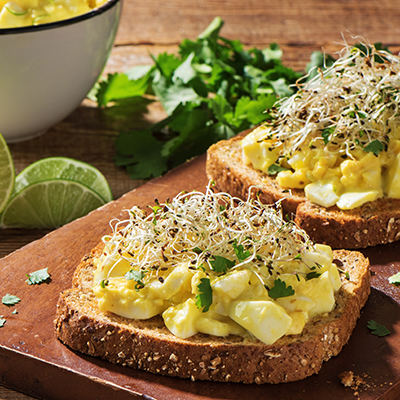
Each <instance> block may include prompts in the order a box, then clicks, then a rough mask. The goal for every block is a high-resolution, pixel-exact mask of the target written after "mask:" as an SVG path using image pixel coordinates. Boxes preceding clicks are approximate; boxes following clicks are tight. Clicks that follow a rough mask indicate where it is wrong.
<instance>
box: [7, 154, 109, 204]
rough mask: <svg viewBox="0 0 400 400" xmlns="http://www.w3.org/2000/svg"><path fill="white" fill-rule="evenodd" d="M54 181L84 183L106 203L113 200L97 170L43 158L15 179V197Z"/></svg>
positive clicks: (62, 158)
mask: <svg viewBox="0 0 400 400" xmlns="http://www.w3.org/2000/svg"><path fill="white" fill-rule="evenodd" d="M53 179H66V180H70V181H76V182H79V183H82V184H83V185H85V186H87V187H89V188H90V189H92V190H94V191H95V192H96V193H98V194H99V195H100V196H101V197H102V198H103V199H104V201H105V202H106V203H108V202H109V201H111V200H112V193H111V189H110V186H109V185H108V182H107V180H106V178H105V177H104V175H103V174H102V173H101V172H100V171H99V170H98V169H97V168H95V167H93V166H91V165H89V164H86V163H85V162H82V161H78V160H74V159H72V158H67V157H49V158H43V159H42V160H39V161H36V162H34V163H33V164H31V165H29V166H28V167H26V168H25V169H24V170H23V171H22V172H21V173H20V174H19V175H18V176H17V177H16V178H15V186H14V192H13V196H14V195H15V194H17V193H19V192H20V191H21V190H22V189H24V188H25V187H27V186H28V185H31V184H33V183H37V182H42V181H47V180H53Z"/></svg>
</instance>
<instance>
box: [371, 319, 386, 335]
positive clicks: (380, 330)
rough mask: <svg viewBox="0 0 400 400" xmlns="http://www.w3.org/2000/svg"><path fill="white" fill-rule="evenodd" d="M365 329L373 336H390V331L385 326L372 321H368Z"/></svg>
mask: <svg viewBox="0 0 400 400" xmlns="http://www.w3.org/2000/svg"><path fill="white" fill-rule="evenodd" d="M367 327H368V329H369V330H370V331H371V333H372V334H373V335H376V336H379V337H383V336H387V335H390V331H389V329H388V328H386V326H384V325H381V324H378V323H377V322H375V321H374V320H372V319H371V320H370V321H368V323H367Z"/></svg>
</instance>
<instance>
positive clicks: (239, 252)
mask: <svg viewBox="0 0 400 400" xmlns="http://www.w3.org/2000/svg"><path fill="white" fill-rule="evenodd" d="M233 249H234V250H235V254H236V257H237V259H238V260H239V262H243V261H245V260H246V258H249V257H250V254H251V253H250V251H249V250H246V251H245V250H244V247H243V245H242V244H239V245H238V244H237V241H236V239H235V241H234V242H233Z"/></svg>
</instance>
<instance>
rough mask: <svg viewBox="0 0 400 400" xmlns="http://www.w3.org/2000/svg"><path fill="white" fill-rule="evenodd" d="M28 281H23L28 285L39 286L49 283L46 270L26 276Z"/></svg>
mask: <svg viewBox="0 0 400 400" xmlns="http://www.w3.org/2000/svg"><path fill="white" fill-rule="evenodd" d="M26 276H27V277H28V279H27V280H26V281H25V282H26V283H27V284H28V285H39V284H41V283H45V282H46V283H48V282H50V275H49V273H48V268H43V269H39V270H37V271H34V272H31V273H29V274H26Z"/></svg>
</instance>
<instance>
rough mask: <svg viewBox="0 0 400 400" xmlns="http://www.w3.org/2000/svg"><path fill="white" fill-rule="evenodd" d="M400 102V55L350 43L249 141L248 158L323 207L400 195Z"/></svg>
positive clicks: (343, 206) (278, 107)
mask: <svg viewBox="0 0 400 400" xmlns="http://www.w3.org/2000/svg"><path fill="white" fill-rule="evenodd" d="M399 104H400V58H399V57H397V56H394V55H392V54H391V53H389V52H388V51H385V50H378V49H376V47H375V46H372V45H360V46H355V47H349V46H346V47H345V48H344V49H343V51H342V53H341V56H340V57H339V59H338V60H337V61H336V62H335V63H334V64H333V65H332V66H331V67H329V68H327V69H326V70H324V71H322V70H319V71H318V75H316V76H315V77H314V78H313V79H311V80H309V81H308V82H306V83H305V84H301V83H299V84H298V91H297V93H295V94H294V95H293V96H291V97H289V98H286V99H283V100H281V101H280V102H279V103H277V104H276V107H275V108H274V109H272V110H271V120H270V121H269V122H267V123H265V124H264V125H262V126H259V127H257V128H256V129H255V130H254V131H253V132H251V133H250V134H249V135H248V136H246V137H245V138H244V140H243V141H242V149H243V160H244V162H245V163H246V164H247V165H251V166H252V167H253V168H255V169H258V170H261V171H263V172H264V173H266V174H269V175H275V176H276V181H277V183H278V184H279V185H280V186H281V187H283V188H285V189H304V192H305V195H306V197H307V198H308V199H309V200H310V201H312V202H314V203H316V204H319V205H321V206H324V207H330V206H334V205H336V206H337V207H339V208H340V209H343V210H349V209H354V208H356V207H359V206H361V205H362V204H364V203H366V202H369V201H374V200H376V199H378V198H380V197H382V196H388V197H392V198H400V116H399Z"/></svg>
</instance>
